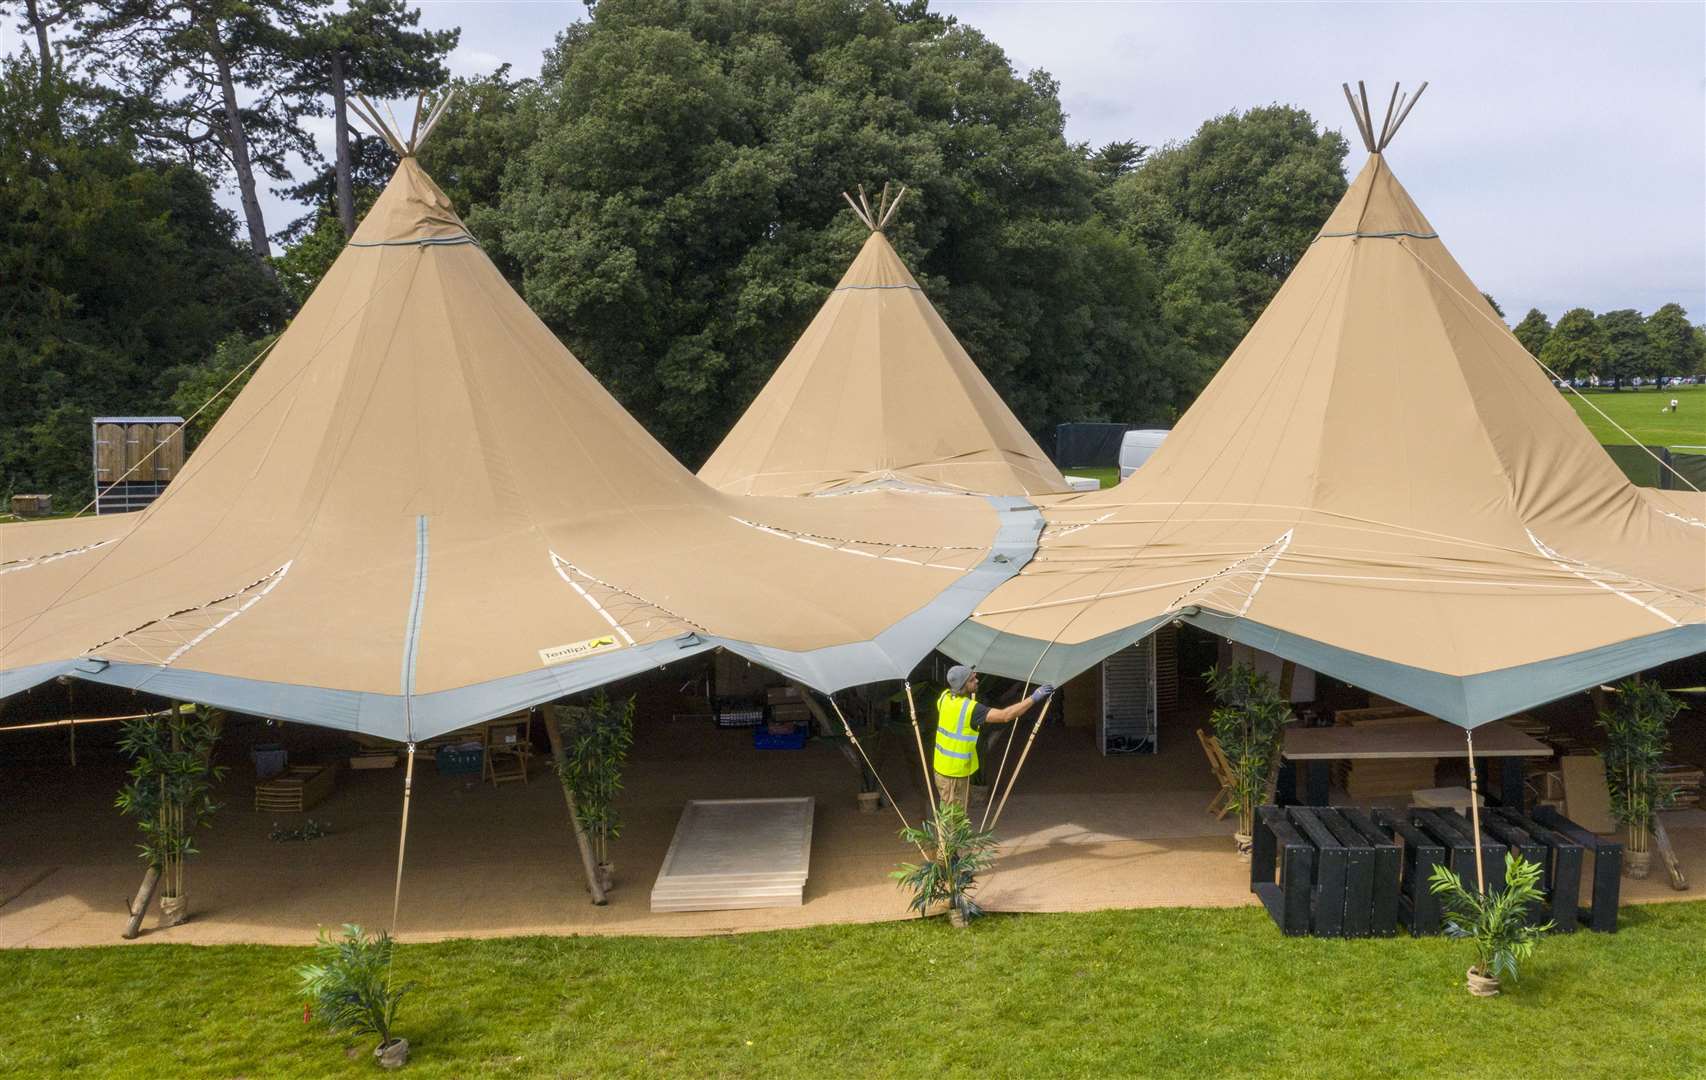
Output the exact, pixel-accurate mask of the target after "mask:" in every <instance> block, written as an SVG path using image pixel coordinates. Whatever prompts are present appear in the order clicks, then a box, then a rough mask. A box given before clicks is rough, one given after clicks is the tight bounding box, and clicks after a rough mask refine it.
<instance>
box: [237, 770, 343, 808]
mask: <svg viewBox="0 0 1706 1080" xmlns="http://www.w3.org/2000/svg"><path fill="white" fill-rule="evenodd" d="M337 777H338V767H337V765H336V764H331V765H292V766H291V767H290V768H288V769H286V770H285V772H284V773H283V774H282V775H280V776H275V777H273V778H272V779H271V780H265V781H262V782H261V783H259V784H256V785H255V809H256V810H257V811H261V812H264V813H272V814H300V813H302V811H304V810H307V809H308V808H309V807H311V806H314V805H316V804H318V803H319V802H320V801H321V800H323V799H324V798H325V797H326V796H328V795H330V794H331V793H332V788H333V787H334V786H335V785H336V783H337Z"/></svg>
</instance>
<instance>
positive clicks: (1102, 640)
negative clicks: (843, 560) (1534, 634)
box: [942, 611, 1706, 727]
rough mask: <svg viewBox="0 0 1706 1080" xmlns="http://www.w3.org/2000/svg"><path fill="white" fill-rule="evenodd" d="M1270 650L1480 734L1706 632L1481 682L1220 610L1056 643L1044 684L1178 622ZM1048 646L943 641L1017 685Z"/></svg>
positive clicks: (1705, 647)
mask: <svg viewBox="0 0 1706 1080" xmlns="http://www.w3.org/2000/svg"><path fill="white" fill-rule="evenodd" d="M1175 618H1177V619H1179V620H1181V621H1183V622H1187V623H1190V624H1191V625H1193V626H1197V627H1201V628H1202V629H1204V630H1207V631H1209V632H1211V633H1214V634H1219V635H1220V636H1221V637H1225V638H1229V639H1231V640H1233V641H1237V642H1241V643H1242V644H1245V645H1249V646H1251V647H1253V648H1257V649H1261V650H1263V651H1265V652H1271V653H1273V654H1275V655H1276V656H1280V657H1282V658H1284V659H1286V660H1291V661H1293V662H1294V663H1298V664H1302V665H1303V666H1305V667H1308V668H1312V669H1314V670H1316V671H1320V672H1323V673H1325V674H1328V675H1331V676H1333V677H1334V678H1337V679H1343V680H1344V681H1346V682H1348V683H1352V684H1354V685H1356V686H1360V687H1362V688H1363V689H1365V690H1372V691H1374V692H1375V693H1377V694H1381V695H1383V696H1385V697H1389V698H1391V699H1393V700H1394V701H1398V702H1402V703H1403V704H1405V705H1409V706H1411V707H1412V708H1416V709H1421V710H1422V711H1424V712H1426V713H1429V714H1430V715H1433V716H1437V717H1439V718H1440V719H1442V720H1449V721H1451V722H1452V723H1454V724H1458V725H1461V726H1463V727H1475V726H1478V725H1480V724H1484V723H1487V722H1488V721H1490V720H1498V719H1500V718H1502V717H1506V716H1510V715H1511V714H1512V713H1517V712H1521V711H1522V710H1523V709H1526V708H1530V707H1532V706H1534V705H1539V704H1542V703H1544V702H1547V701H1555V700H1557V699H1558V698H1561V697H1563V696H1565V695H1566V694H1572V693H1575V692H1576V691H1578V690H1585V689H1587V688H1588V687H1591V686H1597V685H1599V684H1600V683H1602V682H1605V681H1607V680H1610V679H1616V678H1620V677H1622V676H1624V675H1628V674H1630V673H1631V672H1636V671H1644V670H1646V669H1647V668H1651V667H1656V666H1658V665H1659V664H1663V663H1666V662H1668V661H1671V660H1677V659H1681V658H1682V657H1685V656H1693V655H1695V654H1697V653H1702V652H1706V626H1701V625H1693V626H1678V627H1673V628H1671V629H1669V630H1661V631H1659V632H1658V633H1656V634H1648V635H1645V636H1643V637H1638V638H1634V639H1632V640H1629V641H1620V642H1616V643H1614V644H1611V645H1604V646H1601V647H1600V648H1597V649H1588V650H1585V651H1583V652H1579V653H1573V654H1571V655H1569V656H1560V657H1554V658H1552V659H1550V660H1540V661H1536V662H1535V663H1532V664H1522V665H1520V666H1517V667H1511V668H1503V669H1501V670H1498V671H1487V672H1481V673H1478V674H1474V675H1447V674H1442V673H1440V672H1435V671H1427V670H1425V669H1423V668H1418V667H1412V666H1410V665H1408V664H1398V663H1393V662H1392V661H1389V660H1382V659H1379V658H1378V657H1373V656H1368V655H1365V654H1363V653H1357V652H1352V651H1351V650H1349V649H1341V648H1338V647H1337V646H1333V645H1326V644H1323V643H1321V642H1318V641H1312V640H1310V639H1309V638H1305V637H1300V636H1298V635H1296V634H1291V633H1287V632H1286V631H1283V630H1276V629H1274V628H1273V627H1270V626H1264V625H1262V624H1261V623H1256V622H1252V621H1250V620H1249V619H1237V618H1233V617H1232V616H1230V615H1221V614H1217V613H1215V612H1212V611H1201V612H1198V613H1193V614H1182V613H1175V614H1169V615H1162V616H1158V617H1156V618H1152V619H1148V620H1146V621H1144V622H1141V623H1136V624H1134V625H1132V626H1130V627H1126V628H1124V629H1121V630H1117V631H1114V632H1112V633H1109V634H1104V635H1102V636H1101V637H1098V638H1093V639H1091V640H1090V641H1085V642H1079V643H1077V644H1074V645H1067V644H1061V643H1056V644H1055V645H1054V646H1053V648H1052V649H1049V650H1048V654H1047V656H1046V657H1044V660H1043V664H1042V666H1041V668H1040V669H1039V670H1038V671H1037V673H1036V678H1038V679H1040V680H1044V681H1048V682H1055V683H1060V682H1065V681H1066V680H1067V679H1070V678H1071V677H1072V676H1074V675H1077V674H1078V673H1080V672H1083V671H1087V670H1089V669H1090V668H1092V667H1094V666H1096V665H1097V664H1099V663H1101V662H1102V661H1103V660H1104V659H1106V658H1107V657H1108V656H1111V655H1112V654H1114V653H1115V652H1118V651H1119V650H1120V649H1123V648H1125V647H1126V646H1127V645H1130V644H1132V643H1134V642H1137V641H1140V640H1142V639H1143V638H1144V637H1147V636H1148V635H1149V634H1150V633H1151V632H1152V631H1154V630H1155V628H1156V627H1158V626H1160V625H1161V624H1162V623H1165V622H1168V621H1170V620H1172V619H1175ZM1048 645H1049V643H1048V642H1046V641H1042V640H1039V639H1035V638H1028V637H1023V636H1020V635H1012V634H1002V633H1000V632H998V631H996V630H994V629H991V628H990V627H987V626H983V625H981V624H979V623H972V622H968V623H966V624H965V625H964V626H961V627H959V628H958V629H956V630H955V631H954V632H953V633H952V634H950V635H949V636H948V639H947V640H946V641H944V642H943V643H942V651H943V652H944V653H947V654H948V655H949V656H951V657H953V658H954V659H955V660H957V661H959V662H960V663H963V664H976V665H977V666H978V667H979V668H980V669H981V670H984V671H988V672H991V673H993V674H996V675H1004V676H1007V677H1010V678H1016V679H1019V678H1026V677H1027V676H1029V675H1030V674H1031V665H1032V664H1035V663H1036V661H1037V657H1038V656H1039V654H1041V653H1042V652H1043V650H1044V649H1045V648H1047V647H1048Z"/></svg>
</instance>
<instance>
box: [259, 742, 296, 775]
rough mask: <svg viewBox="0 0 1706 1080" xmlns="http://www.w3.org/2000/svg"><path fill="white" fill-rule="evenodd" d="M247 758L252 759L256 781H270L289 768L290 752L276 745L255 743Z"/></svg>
mask: <svg viewBox="0 0 1706 1080" xmlns="http://www.w3.org/2000/svg"><path fill="white" fill-rule="evenodd" d="M249 756H250V757H251V758H253V759H254V762H255V778H256V779H257V780H270V779H272V778H273V777H275V776H278V775H279V774H280V773H283V772H284V770H285V769H287V768H289V766H290V752H289V751H288V750H286V749H285V748H284V747H283V746H280V745H279V744H278V743H256V744H255V746H254V748H253V749H252V750H250V751H249Z"/></svg>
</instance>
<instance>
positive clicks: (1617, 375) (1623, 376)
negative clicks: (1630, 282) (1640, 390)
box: [1596, 308, 1653, 387]
mask: <svg viewBox="0 0 1706 1080" xmlns="http://www.w3.org/2000/svg"><path fill="white" fill-rule="evenodd" d="M1596 321H1597V322H1598V324H1599V332H1600V337H1601V338H1602V339H1603V340H1604V342H1605V358H1604V360H1603V361H1602V362H1601V365H1600V373H1599V376H1600V378H1602V379H1604V378H1609V379H1611V381H1612V384H1613V385H1614V386H1619V387H1621V386H1622V385H1623V383H1624V382H1625V381H1627V380H1629V379H1632V378H1634V377H1635V376H1637V375H1652V374H1653V363H1652V355H1653V354H1652V349H1651V347H1650V346H1649V344H1648V341H1647V326H1646V320H1645V319H1643V318H1641V313H1640V312H1639V311H1636V310H1635V309H1634V308H1622V309H1620V310H1617V311H1607V312H1605V313H1604V314H1603V315H1601V316H1600V317H1599V318H1598V319H1597V320H1596Z"/></svg>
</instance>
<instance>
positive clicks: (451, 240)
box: [345, 233, 480, 248]
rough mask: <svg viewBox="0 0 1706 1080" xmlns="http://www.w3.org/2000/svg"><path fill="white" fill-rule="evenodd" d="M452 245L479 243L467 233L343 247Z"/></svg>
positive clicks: (365, 241)
mask: <svg viewBox="0 0 1706 1080" xmlns="http://www.w3.org/2000/svg"><path fill="white" fill-rule="evenodd" d="M452 244H473V245H474V246H475V247H479V246H480V242H479V241H478V240H476V239H474V238H473V237H472V236H469V235H468V234H467V233H463V234H462V235H461V236H423V237H421V238H420V239H419V240H360V241H357V240H351V241H349V242H348V243H347V244H346V245H345V246H346V247H360V248H369V247H448V246H450V245H452Z"/></svg>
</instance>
